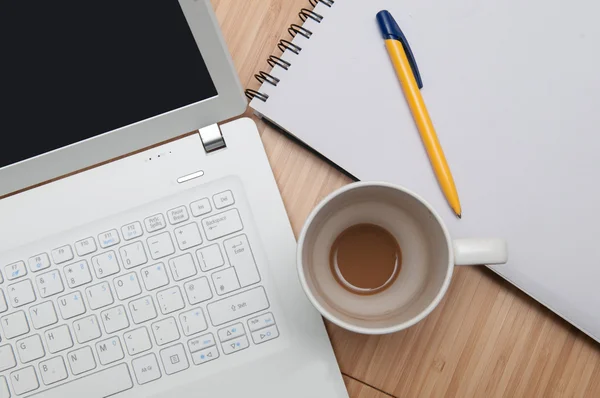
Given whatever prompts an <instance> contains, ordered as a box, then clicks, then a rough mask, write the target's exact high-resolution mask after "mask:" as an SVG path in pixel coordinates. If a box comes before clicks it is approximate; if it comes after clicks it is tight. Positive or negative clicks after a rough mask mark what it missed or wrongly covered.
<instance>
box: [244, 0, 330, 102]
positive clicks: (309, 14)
mask: <svg viewBox="0 0 600 398" xmlns="http://www.w3.org/2000/svg"><path fill="white" fill-rule="evenodd" d="M309 3H310V4H311V5H312V6H313V7H316V6H317V4H318V3H321V4H324V5H326V6H327V7H331V6H332V5H333V4H334V3H335V1H334V0H309ZM298 16H299V17H300V19H301V20H302V22H306V21H307V20H308V19H309V18H310V19H312V20H313V21H315V22H317V23H321V21H322V20H323V16H322V15H321V14H318V13H316V12H315V11H314V10H309V9H308V8H302V9H301V10H300V12H299V13H298ZM288 33H289V34H290V36H292V38H294V37H296V35H298V34H299V35H301V36H304V37H305V38H307V39H310V37H311V36H312V34H313V32H312V31H310V30H308V29H306V28H305V27H303V26H300V25H298V24H291V25H290V27H289V28H288ZM277 47H278V48H279V50H281V52H282V53H284V52H285V51H286V50H289V51H291V52H293V53H294V54H300V51H302V47H300V46H298V45H297V44H294V43H292V42H291V41H289V40H285V39H281V40H279V43H278V44H277ZM267 63H268V64H269V65H270V66H271V68H275V65H277V66H279V67H280V68H282V69H284V70H288V69H289V68H290V66H292V64H291V63H290V62H288V61H286V60H285V59H282V58H280V57H276V56H275V55H271V56H269V58H268V59H267ZM254 78H255V79H256V80H258V82H259V83H260V84H261V85H262V84H264V83H265V82H266V83H269V84H271V85H272V86H277V84H279V81H280V80H279V78H277V77H275V76H273V75H271V74H270V73H267V72H264V71H260V72H259V73H257V74H256V75H254ZM245 94H246V97H247V98H248V99H249V100H252V99H254V98H258V99H259V100H261V101H263V102H266V101H267V100H268V99H269V96H268V95H267V94H265V93H261V92H260V91H257V90H252V89H247V90H246V91H245Z"/></svg>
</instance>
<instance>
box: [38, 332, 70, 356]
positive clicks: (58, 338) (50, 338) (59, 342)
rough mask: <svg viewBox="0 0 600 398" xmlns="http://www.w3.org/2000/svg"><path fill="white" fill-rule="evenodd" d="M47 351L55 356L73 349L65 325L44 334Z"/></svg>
mask: <svg viewBox="0 0 600 398" xmlns="http://www.w3.org/2000/svg"><path fill="white" fill-rule="evenodd" d="M44 336H45V338H46V344H47V345H48V351H50V352H51V353H52V354H56V353H57V352H60V351H62V350H66V349H67V348H71V347H73V338H72V337H71V332H70V331H69V327H68V326H67V325H61V326H58V327H56V328H54V329H49V330H46V331H45V332H44Z"/></svg>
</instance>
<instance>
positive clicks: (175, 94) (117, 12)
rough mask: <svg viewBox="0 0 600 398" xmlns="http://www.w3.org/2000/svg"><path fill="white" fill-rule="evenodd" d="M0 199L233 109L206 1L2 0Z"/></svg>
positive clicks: (233, 93)
mask: <svg viewBox="0 0 600 398" xmlns="http://www.w3.org/2000/svg"><path fill="white" fill-rule="evenodd" d="M0 53H1V54H2V56H1V58H2V59H3V62H2V63H1V64H2V65H1V66H0V79H1V83H0V86H1V87H2V90H0V109H1V111H0V112H1V114H2V117H1V118H0V136H1V137H2V141H3V145H2V146H1V147H2V148H3V149H4V151H2V152H3V153H2V154H1V156H0V197H2V196H4V195H7V194H9V193H12V192H16V191H19V190H22V189H25V188H28V187H31V186H33V185H36V184H39V183H42V182H44V181H48V180H51V179H54V178H57V177H60V176H63V175H66V174H69V173H72V172H75V171H78V170H81V169H83V168H87V167H90V166H93V165H96V164H99V163H102V162H105V161H108V160H110V159H113V158H115V157H119V156H122V155H125V154H127V153H131V152H133V151H136V150H139V149H142V148H145V147H148V146H151V145H153V144H156V143H158V142H162V141H165V140H168V139H171V138H174V137H177V136H179V135H182V134H185V133H186V132H189V131H193V130H195V129H199V128H202V127H205V126H207V125H210V124H214V123H217V122H219V121H222V120H225V119H228V118H230V117H233V116H236V115H239V114H241V113H242V112H243V111H244V110H245V109H246V100H245V98H244V96H243V93H242V88H241V85H240V83H239V80H238V78H237V75H236V72H235V69H234V67H233V64H232V61H231V58H230V55H229V53H228V51H227V49H226V46H225V43H224V41H223V38H222V36H221V32H220V29H219V26H218V23H217V21H216V18H215V15H214V13H213V11H212V7H211V5H210V3H209V2H208V0H179V1H160V2H147V1H142V0H131V1H126V2H123V1H116V0H109V1H103V2H75V1H70V2H36V3H35V4H33V5H32V4H30V3H28V2H25V3H24V2H3V3H2V5H0Z"/></svg>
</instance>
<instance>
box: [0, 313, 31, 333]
mask: <svg viewBox="0 0 600 398" xmlns="http://www.w3.org/2000/svg"><path fill="white" fill-rule="evenodd" d="M0 323H1V324H2V331H3V332H4V338H6V339H12V338H13V337H18V336H21V335H24V334H25V333H27V332H29V324H28V323H27V317H26V316H25V312H24V311H18V312H13V313H12V314H8V315H6V316H3V317H2V318H1V319H0Z"/></svg>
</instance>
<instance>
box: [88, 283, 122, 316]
mask: <svg viewBox="0 0 600 398" xmlns="http://www.w3.org/2000/svg"><path fill="white" fill-rule="evenodd" d="M85 295H86V297H87V299H88V304H89V305H90V308H91V309H92V310H97V309H98V308H102V307H106V306H107V305H111V304H112V303H113V302H114V301H115V300H114V299H113V295H112V293H111V291H110V285H109V283H108V282H101V283H98V284H97V285H93V286H90V287H88V288H87V289H85Z"/></svg>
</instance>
